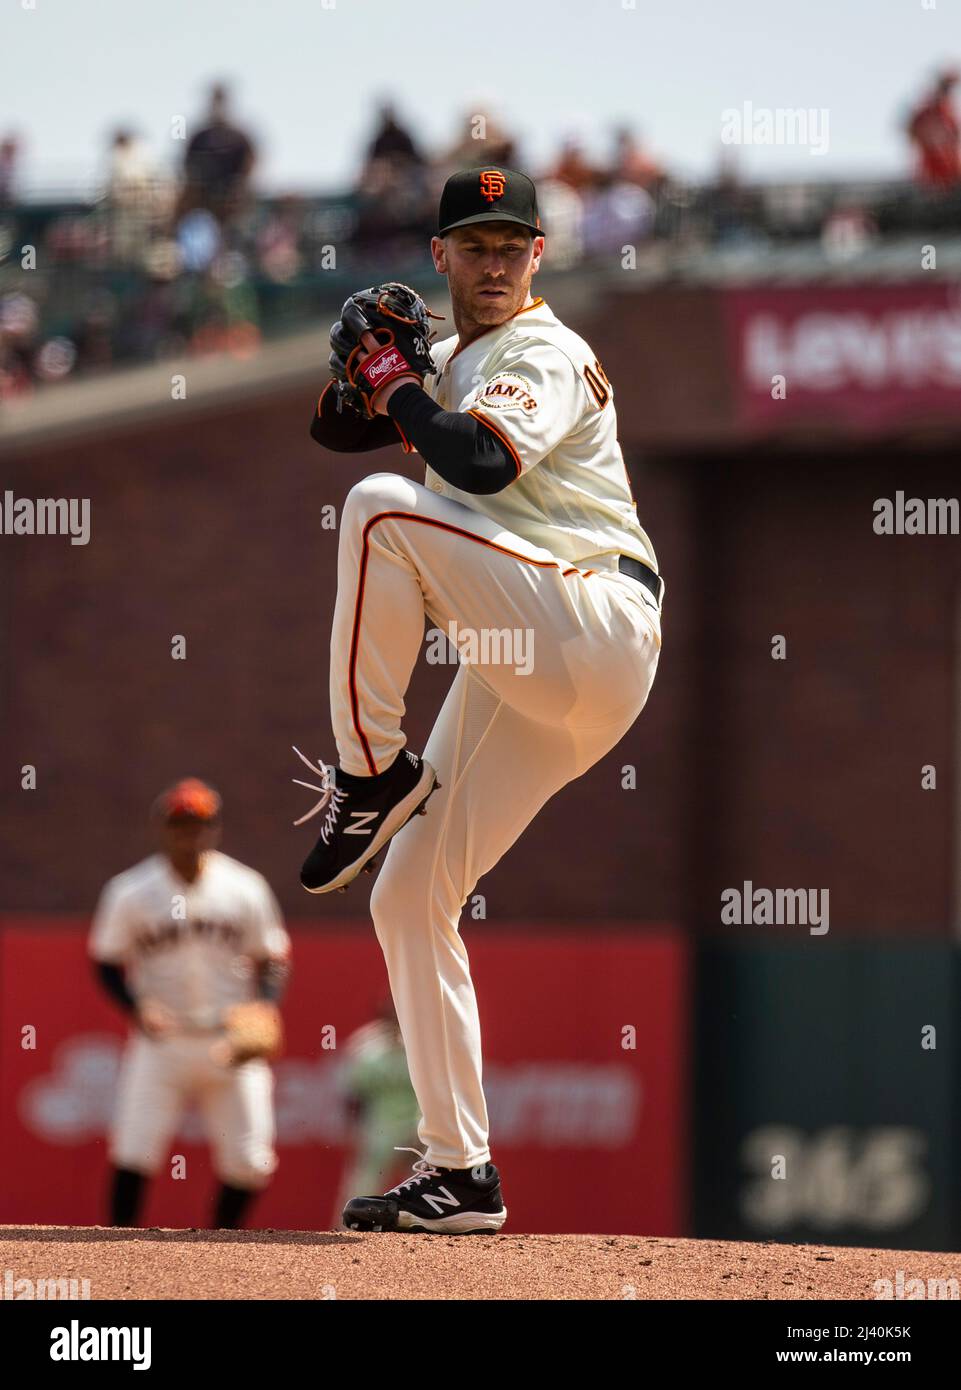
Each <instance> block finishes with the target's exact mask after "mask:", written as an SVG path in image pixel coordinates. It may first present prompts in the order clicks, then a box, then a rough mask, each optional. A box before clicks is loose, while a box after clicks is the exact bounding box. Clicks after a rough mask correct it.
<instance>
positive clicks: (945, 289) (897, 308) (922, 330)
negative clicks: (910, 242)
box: [723, 247, 961, 435]
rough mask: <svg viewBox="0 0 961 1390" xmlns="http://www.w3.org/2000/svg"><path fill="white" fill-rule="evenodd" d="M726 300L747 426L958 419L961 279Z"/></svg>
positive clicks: (761, 292)
mask: <svg viewBox="0 0 961 1390" xmlns="http://www.w3.org/2000/svg"><path fill="white" fill-rule="evenodd" d="M918 255H919V256H920V247H919V248H918ZM723 300H724V306H725V309H724V312H725V320H726V326H727V336H728V346H729V357H730V362H731V374H732V380H733V385H734V390H735V393H736V407H737V419H738V423H739V424H740V425H741V426H742V427H743V428H746V429H748V430H749V431H750V432H753V433H759V434H764V433H774V432H779V431H780V430H782V429H784V428H785V427H789V428H792V429H796V428H797V427H798V426H801V427H803V428H805V429H808V428H815V429H824V428H826V427H830V428H832V429H834V430H838V431H840V432H843V433H847V434H855V435H866V434H867V435H870V434H880V433H886V432H889V431H891V430H892V429H908V428H913V427H915V426H917V425H924V426H927V427H930V426H932V425H935V426H936V425H938V424H941V423H944V424H949V425H953V426H954V427H955V428H957V426H958V424H959V423H961V289H959V287H957V286H955V285H950V284H946V283H944V282H940V283H935V284H930V285H926V284H924V283H923V282H921V283H918V282H913V283H910V284H894V285H838V286H830V285H817V286H803V287H801V286H799V287H797V288H793V287H792V288H787V289H785V288H773V287H770V288H758V289H743V290H730V291H727V292H725V294H724V296H723Z"/></svg>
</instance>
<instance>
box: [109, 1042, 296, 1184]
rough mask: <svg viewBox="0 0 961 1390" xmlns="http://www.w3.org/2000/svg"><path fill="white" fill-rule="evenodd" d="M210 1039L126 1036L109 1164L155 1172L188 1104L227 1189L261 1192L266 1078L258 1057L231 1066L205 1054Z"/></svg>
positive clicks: (272, 1158)
mask: <svg viewBox="0 0 961 1390" xmlns="http://www.w3.org/2000/svg"><path fill="white" fill-rule="evenodd" d="M214 1042H215V1036H214V1035H212V1034H209V1035H201V1034H196V1035H183V1036H175V1037H169V1038H156V1039H155V1038H148V1037H145V1036H144V1035H143V1034H142V1033H137V1034H135V1035H134V1036H132V1037H131V1038H130V1041H129V1042H128V1044H127V1048H126V1050H125V1052H124V1057H123V1062H122V1064H121V1068H120V1080H119V1084H118V1093H117V1106H116V1111H115V1115H114V1123H113V1130H112V1134H111V1140H110V1160H111V1162H112V1163H113V1164H114V1166H115V1167H117V1168H132V1169H133V1170H134V1171H135V1172H138V1173H146V1174H149V1175H153V1174H155V1173H156V1172H157V1171H158V1169H159V1168H160V1166H161V1164H162V1163H163V1162H164V1160H165V1159H166V1157H167V1155H168V1153H169V1151H170V1145H171V1141H172V1140H173V1138H174V1135H175V1134H176V1132H177V1128H178V1126H179V1124H180V1119H181V1116H182V1114H183V1111H184V1108H185V1106H186V1105H187V1103H188V1102H189V1101H190V1100H192V1099H194V1100H196V1101H197V1103H198V1105H199V1107H200V1110H201V1113H202V1114H203V1117H204V1120H205V1123H206V1129H207V1138H208V1140H209V1142H210V1146H211V1149H212V1151H213V1166H214V1171H215V1173H216V1174H217V1177H218V1178H219V1179H220V1181H221V1182H224V1183H229V1184H230V1185H231V1186H232V1187H246V1188H252V1189H257V1188H262V1187H265V1186H266V1184H267V1182H268V1181H269V1179H270V1176H271V1174H272V1173H273V1172H274V1170H275V1168H276V1167H277V1155H276V1153H275V1151H274V1111H273V1085H274V1078H273V1072H272V1071H271V1069H270V1064H269V1063H268V1062H266V1061H264V1060H263V1058H254V1059H252V1060H251V1061H249V1062H244V1063H243V1064H242V1065H241V1066H238V1067H229V1066H225V1065H224V1063H223V1062H219V1061H216V1060H215V1059H214V1058H212V1057H211V1055H210V1049H211V1047H212V1045H213V1043H214Z"/></svg>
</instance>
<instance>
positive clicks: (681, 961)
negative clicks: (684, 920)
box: [0, 918, 689, 1235]
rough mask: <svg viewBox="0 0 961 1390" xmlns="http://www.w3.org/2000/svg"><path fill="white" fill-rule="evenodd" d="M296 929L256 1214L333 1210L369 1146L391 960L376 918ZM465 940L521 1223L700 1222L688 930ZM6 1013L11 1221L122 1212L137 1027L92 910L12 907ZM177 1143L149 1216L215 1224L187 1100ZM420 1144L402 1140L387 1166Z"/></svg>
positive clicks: (5, 943) (3, 1068)
mask: <svg viewBox="0 0 961 1390" xmlns="http://www.w3.org/2000/svg"><path fill="white" fill-rule="evenodd" d="M292 936H293V940H294V956H293V962H294V973H293V977H292V980H291V984H290V988H289V990H288V993H287V997H286V1000H285V1003H284V1019H285V1025H286V1030H287V1047H286V1051H285V1054H284V1056H283V1057H282V1058H281V1059H280V1060H279V1061H278V1062H277V1063H276V1064H275V1067H274V1076H275V1093H274V1101H275V1112H276V1123H277V1150H278V1154H279V1160H280V1162H279V1167H278V1170H277V1173H276V1175H275V1177H274V1180H273V1182H272V1184H271V1186H270V1187H269V1188H268V1189H267V1191H266V1193H265V1194H264V1195H263V1196H262V1197H261V1199H260V1201H259V1203H258V1205H257V1206H256V1207H255V1208H254V1210H253V1213H252V1216H251V1219H250V1221H249V1222H248V1223H247V1224H248V1225H251V1226H259V1227H273V1228H277V1229H306V1230H329V1229H330V1228H331V1227H332V1225H333V1224H334V1221H335V1216H336V1213H337V1212H338V1211H339V1204H340V1203H341V1202H342V1199H343V1197H344V1189H345V1183H346V1184H347V1186H348V1187H349V1184H350V1175H351V1173H352V1172H357V1171H358V1166H360V1167H362V1166H363V1165H362V1163H361V1164H359V1157H358V1149H359V1143H358V1131H357V1129H356V1128H355V1122H354V1120H353V1119H352V1116H351V1112H350V1110H349V1107H348V1105H347V1104H346V1103H345V1086H344V1076H345V1074H346V1072H345V1069H346V1068H348V1067H350V1066H352V1065H354V1063H355V1062H356V1058H357V1056H363V1055H364V1054H363V1049H362V1048H361V1047H360V1046H359V1045H358V1044H357V1042H356V1040H357V1039H358V1037H361V1038H364V1037H366V1030H365V1026H366V1025H370V1024H371V1022H372V1020H373V1019H374V1017H375V1014H376V1011H377V1008H378V1005H379V1004H380V1003H381V1002H382V1001H383V1000H384V998H385V996H386V994H387V978H386V970H385V967H384V963H383V957H382V956H381V953H380V948H379V946H378V945H377V941H376V938H375V937H374V933H373V929H372V928H371V929H370V930H369V931H365V930H364V928H363V926H361V925H358V924H351V926H350V927H349V928H346V927H345V929H343V930H338V931H329V930H326V929H325V930H324V931H323V932H321V931H315V930H312V929H310V928H309V927H306V928H305V927H303V926H301V927H299V928H298V927H297V926H296V925H295V926H294V927H293V928H292ZM464 940H465V942H466V945H467V949H468V952H469V954H470V959H471V971H472V975H473V977H474V981H475V984H476V989H477V996H478V1002H479V1008H480V1017H481V1026H482V1031H483V1045H484V1058H485V1074H484V1081H485V1089H486V1093H487V1099H488V1107H489V1112H490V1120H491V1135H492V1137H491V1149H492V1154H493V1158H494V1161H495V1163H497V1164H498V1167H499V1168H500V1170H501V1174H502V1179H503V1185H504V1200H505V1204H506V1205H507V1208H508V1211H509V1226H508V1229H509V1230H512V1231H570V1232H605V1233H631V1232H637V1233H644V1234H648V1235H665V1234H672V1233H673V1234H679V1233H681V1234H682V1233H684V1231H686V1230H687V1229H688V1228H689V1227H688V1173H687V1147H688V1143H687V1140H688V1136H687V1123H688V1119H687V1112H688V1087H689V1080H688V1073H689V1056H688V1045H689V1044H688V1038H689V980H688V970H689V966H688V952H687V948H686V944H685V943H684V941H683V938H682V937H681V936H680V934H679V933H676V932H674V931H672V930H669V929H667V928H642V927H639V926H638V927H631V926H630V924H616V925H611V926H607V927H605V926H604V925H603V924H585V925H584V927H583V928H582V929H581V930H578V931H572V930H565V931H564V932H558V931H550V930H546V929H545V928H544V926H543V924H538V925H537V926H536V927H534V928H531V927H529V926H528V925H527V924H517V926H516V927H515V928H513V929H512V928H510V927H504V926H500V925H499V926H498V927H497V928H496V929H489V928H487V927H486V926H484V925H483V924H481V923H477V924H470V923H469V924H466V925H465V928H464ZM0 1029H2V1038H3V1048H2V1053H0V1131H2V1133H3V1136H4V1143H3V1146H2V1150H0V1223H29V1224H38V1223H44V1224H56V1225H66V1224H71V1225H99V1224H105V1223H106V1221H107V1216H106V1206H105V1200H106V1193H107V1186H108V1181H109V1172H110V1170H109V1163H108V1159H107V1137H108V1132H109V1127H110V1123H111V1116H112V1114H113V1109H114V1104H115V1099H116V1086H117V1076H118V1071H119V1067H120V1062H121V1056H122V1053H123V1049H124V1047H125V1044H126V1038H127V1035H128V1030H127V1026H126V1024H125V1022H124V1019H123V1018H122V1017H121V1016H120V1014H119V1013H118V1011H117V1010H116V1009H115V1008H114V1007H113V1005H112V1004H111V1003H110V1002H109V1001H108V1000H107V999H106V998H105V997H104V996H103V995H102V994H101V992H100V990H99V988H98V986H97V984H96V982H95V980H94V977H93V974H92V971H91V968H90V965H89V963H88V960H87V957H86V923H85V922H76V921H75V922H72V923H70V924H66V925H65V924H64V923H63V922H62V921H56V920H53V921H50V920H42V921H41V920H34V919H16V920H15V919H12V918H11V919H6V920H5V921H3V920H0ZM362 1029H364V1030H365V1032H363V1033H359V1032H358V1030H362ZM368 1051H369V1052H370V1055H371V1056H374V1057H375V1060H376V1049H374V1050H373V1051H371V1050H370V1049H368ZM372 1074H374V1073H373V1070H372ZM379 1074H380V1075H381V1076H386V1075H387V1073H386V1072H385V1071H384V1069H383V1067H381V1070H380V1073H379ZM377 1084H380V1083H377ZM383 1084H388V1082H386V1081H385V1082H384V1083H383ZM384 1113H388V1112H387V1110H386V1109H385V1112H384ZM381 1140H383V1141H384V1144H385V1145H386V1147H387V1148H388V1149H389V1148H390V1147H391V1144H392V1143H394V1142H397V1143H399V1142H401V1136H400V1134H399V1132H398V1133H396V1134H392V1135H388V1134H384V1135H382V1136H378V1135H375V1136H374V1148H375V1149H376V1147H377V1145H378V1142H379V1141H381ZM407 1142H408V1143H416V1142H417V1140H416V1134H415V1135H414V1136H413V1137H412V1138H409V1139H407ZM370 1152H371V1149H370V1143H369V1142H368V1149H367V1155H368V1159H369V1157H370ZM171 1157H172V1161H170V1162H168V1163H166V1164H165V1165H164V1167H163V1169H162V1170H161V1173H160V1175H158V1177H157V1178H156V1179H155V1180H154V1182H153V1184H152V1186H151V1189H150V1195H149V1198H148V1201H147V1205H146V1208H145V1211H144V1214H143V1222H144V1224H146V1225H150V1226H174V1227H189V1226H205V1225H208V1224H209V1215H210V1210H211V1202H212V1197H213V1194H214V1192H215V1190H216V1186H217V1181H216V1177H215V1175H214V1173H213V1171H212V1169H211V1165H210V1158H209V1153H208V1149H207V1145H206V1142H205V1133H204V1122H203V1118H202V1116H201V1114H199V1113H198V1112H196V1111H194V1110H193V1109H191V1108H188V1109H187V1110H186V1111H185V1113H184V1115H183V1117H182V1120H181V1122H180V1124H179V1126H178V1128H177V1131H176V1134H175V1136H174V1139H173V1140H172V1142H171ZM415 1157H416V1155H415V1154H412V1153H410V1154H403V1153H402V1154H397V1155H396V1162H397V1165H398V1166H397V1170H396V1176H394V1177H392V1178H391V1181H392V1182H393V1181H398V1180H399V1179H401V1178H403V1177H406V1176H408V1174H409V1171H410V1167H409V1165H410V1164H411V1163H412V1162H413V1161H414V1159H415ZM351 1165H353V1166H351ZM378 1190H379V1189H378ZM348 1195H349V1194H348Z"/></svg>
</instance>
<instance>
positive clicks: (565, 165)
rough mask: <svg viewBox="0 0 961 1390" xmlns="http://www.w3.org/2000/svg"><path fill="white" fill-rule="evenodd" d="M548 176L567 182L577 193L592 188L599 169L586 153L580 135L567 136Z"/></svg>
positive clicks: (560, 181)
mask: <svg viewBox="0 0 961 1390" xmlns="http://www.w3.org/2000/svg"><path fill="white" fill-rule="evenodd" d="M547 177H548V178H550V179H557V180H558V182H559V183H566V184H567V186H568V188H573V189H574V191H575V193H580V192H582V191H583V190H584V189H585V188H591V187H592V186H593V185H594V184H595V183H596V182H597V177H598V170H597V169H595V167H594V165H593V164H592V163H591V161H590V160H589V159H588V157H587V155H586V154H585V152H584V145H583V142H582V141H581V138H580V136H579V135H568V136H566V137H565V139H564V141H563V144H562V145H561V151H560V154H559V155H558V157H557V162H556V163H555V165H554V167H553V168H552V169H551V170H550V171H549V173H548V175H547Z"/></svg>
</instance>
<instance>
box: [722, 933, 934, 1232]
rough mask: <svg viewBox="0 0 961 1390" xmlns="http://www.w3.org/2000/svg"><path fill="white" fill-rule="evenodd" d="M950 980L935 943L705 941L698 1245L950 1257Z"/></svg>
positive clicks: (812, 940) (810, 939)
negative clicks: (903, 1251)
mask: <svg viewBox="0 0 961 1390" xmlns="http://www.w3.org/2000/svg"><path fill="white" fill-rule="evenodd" d="M959 978H961V966H959V953H958V951H957V950H956V949H955V948H953V947H951V946H942V945H938V944H930V945H927V944H925V945H917V944H910V945H908V944H904V945H902V944H900V943H897V942H887V943H881V944H872V945H860V944H841V945H837V946H835V945H832V944H829V943H828V942H827V941H826V940H823V939H814V938H809V939H808V940H807V941H805V942H804V943H803V944H799V945H796V946H778V945H771V946H765V945H759V944H728V943H720V942H716V941H709V942H705V943H704V944H703V945H702V947H701V948H700V951H699V956H698V965H697V984H696V1059H695V1142H696V1153H695V1229H696V1231H697V1234H698V1235H701V1236H715V1237H730V1238H751V1239H758V1238H761V1239H777V1240H785V1241H808V1240H811V1241H821V1242H829V1243H834V1244H854V1245H877V1246H884V1245H887V1246H891V1247H894V1248H912V1247H913V1248H916V1249H932V1250H948V1249H957V1248H958V1246H959V1244H961V1229H959V1212H958V1209H959V1202H958V1189H959V1182H961V1153H959V1135H958V1097H957V1091H958V1084H959V1083H958V1076H959V1068H958V1061H959V1046H961V1033H959V1022H958V1010H959V1005H961V997H959V995H961V991H959V986H958V981H959ZM931 1030H933V1031H931ZM925 1040H926V1042H927V1046H924V1045H923V1044H924V1042H925Z"/></svg>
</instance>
